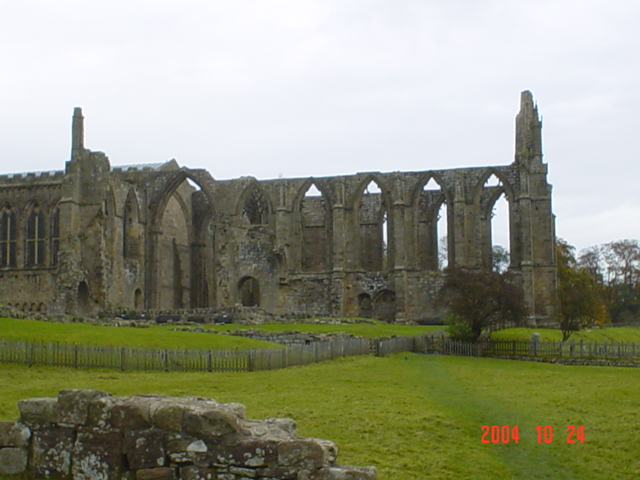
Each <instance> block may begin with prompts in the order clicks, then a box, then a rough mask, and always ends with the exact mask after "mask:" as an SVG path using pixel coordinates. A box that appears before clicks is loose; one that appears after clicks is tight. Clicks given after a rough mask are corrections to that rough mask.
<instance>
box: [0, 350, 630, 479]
mask: <svg viewBox="0 0 640 480" xmlns="http://www.w3.org/2000/svg"><path fill="white" fill-rule="evenodd" d="M0 385H2V386H3V388H2V389H1V390H0V420H14V419H15V418H16V417H17V408H16V402H17V401H18V400H19V399H21V398H29V397H34V396H54V395H56V393H57V391H58V390H59V389H61V388H99V389H104V390H107V391H109V392H112V393H114V394H133V393H164V394H171V395H202V396H207V397H212V398H215V399H216V400H218V401H237V402H240V403H243V404H245V405H246V406H247V408H248V415H249V416H250V417H253V418H264V417H273V416H286V417H292V418H294V419H295V420H296V421H297V423H298V431H299V434H300V435H304V436H313V437H320V438H327V439H331V440H333V441H335V442H337V444H338V446H339V448H340V455H339V461H340V462H341V463H344V464H355V465H375V466H376V467H377V468H378V472H379V478H380V480H416V479H423V478H424V479H427V478H428V479H456V480H458V479H462V478H464V479H467V478H468V479H474V480H484V479H486V480H496V479H513V480H516V479H517V480H535V479H554V480H559V479H589V480H600V479H602V480H618V479H620V480H622V479H624V480H628V479H635V478H640V455H638V445H640V431H639V430H638V422H639V420H640V413H639V410H638V393H639V392H640V375H639V374H638V370H636V369H624V368H607V367H568V366H560V365H548V364H538V363H528V362H515V361H508V360H494V359H483V358H461V357H445V356H422V355H415V354H399V355H394V356H390V357H357V358H346V359H341V360H337V361H332V362H325V363H321V364H315V365H309V366H304V367H294V368H289V369H285V370H276V371H263V372H252V373H229V374H227V373H217V374H199V373H194V374H185V373H179V374H178V373H138V372H114V371H108V372H107V371H89V370H86V371H85V370H71V369H62V368H45V367H39V368H35V367H34V368H28V367H17V366H8V365H0ZM483 425H500V426H502V425H510V426H512V427H513V426H515V425H518V426H519V430H520V436H521V439H520V441H519V443H518V444H514V443H510V444H482V443H481V434H482V431H481V427H482V426H483ZM537 425H541V426H545V425H550V426H553V429H554V436H553V442H552V443H550V444H545V443H542V444H538V443H537V436H536V429H535V427H536V426H537ZM568 425H576V426H577V425H584V426H585V431H586V441H585V443H584V444H581V443H579V442H578V443H576V444H567V441H566V440H567V433H566V427H567V426H568Z"/></svg>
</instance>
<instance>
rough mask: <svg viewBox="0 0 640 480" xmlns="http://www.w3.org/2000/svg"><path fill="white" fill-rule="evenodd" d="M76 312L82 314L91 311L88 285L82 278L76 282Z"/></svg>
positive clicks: (87, 313)
mask: <svg viewBox="0 0 640 480" xmlns="http://www.w3.org/2000/svg"><path fill="white" fill-rule="evenodd" d="M78 313H79V314H80V315H83V316H88V315H89V314H90V313H91V294H90V293H89V285H88V284H87V282H85V281H84V280H83V281H81V282H80V283H78Z"/></svg>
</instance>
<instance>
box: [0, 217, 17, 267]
mask: <svg viewBox="0 0 640 480" xmlns="http://www.w3.org/2000/svg"><path fill="white" fill-rule="evenodd" d="M17 243H18V235H17V230H16V214H15V212H14V211H13V209H12V208H11V206H9V205H7V206H5V207H4V208H3V209H2V214H1V215H0V267H15V266H16V245H17Z"/></svg>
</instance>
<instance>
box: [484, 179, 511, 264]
mask: <svg viewBox="0 0 640 480" xmlns="http://www.w3.org/2000/svg"><path fill="white" fill-rule="evenodd" d="M483 190H484V195H483V197H482V200H483V201H484V202H485V204H486V206H485V209H486V214H485V225H484V228H483V233H484V241H483V252H482V263H483V265H484V266H485V267H488V268H489V267H490V268H492V269H493V270H495V271H497V272H504V271H506V270H507V269H508V268H509V265H510V263H511V253H510V251H511V250H512V247H513V246H512V245H511V233H510V230H511V225H510V218H509V216H510V215H509V198H508V197H507V192H506V190H505V187H504V184H503V182H502V180H501V179H500V178H499V177H498V176H497V175H496V174H495V173H493V174H491V175H490V176H489V177H488V178H487V179H486V180H485V182H484V185H483Z"/></svg>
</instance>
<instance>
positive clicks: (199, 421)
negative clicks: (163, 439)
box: [182, 404, 243, 442]
mask: <svg viewBox="0 0 640 480" xmlns="http://www.w3.org/2000/svg"><path fill="white" fill-rule="evenodd" d="M182 429H183V431H185V432H186V433H189V434H191V435H194V436H196V437H199V438H204V439H206V440H209V441H212V442H216V441H217V440H218V437H223V436H224V435H228V434H230V433H240V432H242V431H243V428H242V426H241V425H240V419H239V418H238V416H237V415H236V414H235V412H234V411H233V410H232V409H229V408H226V406H225V405H224V404H219V405H217V406H215V407H209V408H207V407H204V408H200V407H196V408H188V409H186V410H185V412H184V417H183V418H182Z"/></svg>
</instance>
